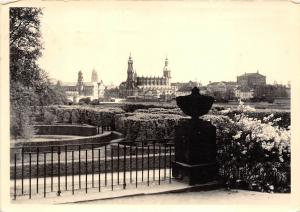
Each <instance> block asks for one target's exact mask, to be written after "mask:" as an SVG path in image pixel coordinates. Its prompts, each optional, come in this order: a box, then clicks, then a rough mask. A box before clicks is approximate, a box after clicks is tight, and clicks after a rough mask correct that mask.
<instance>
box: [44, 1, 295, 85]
mask: <svg viewBox="0 0 300 212" xmlns="http://www.w3.org/2000/svg"><path fill="white" fill-rule="evenodd" d="M62 5H63V4H62ZM158 6H159V9H157V8H158ZM43 11H44V15H43V16H42V17H41V27H42V28H41V32H42V41H43V43H44V51H43V56H42V58H41V59H40V61H39V63H40V65H41V67H42V68H43V69H44V70H45V71H46V72H48V73H49V76H50V77H51V78H56V79H58V80H62V81H76V80H77V73H78V71H79V70H81V71H82V72H83V74H84V79H85V80H86V81H89V78H90V73H91V72H92V70H93V69H95V70H96V71H97V72H98V75H99V79H101V80H103V82H104V83H105V84H106V85H108V84H111V82H113V84H114V85H115V86H118V85H119V84H120V83H121V82H122V81H124V80H125V79H126V70H127V60H128V57H129V54H130V52H131V54H132V58H133V62H134V63H133V65H134V68H135V71H136V72H137V73H138V74H139V75H140V76H142V75H144V76H160V75H161V73H162V70H163V66H164V59H165V58H166V57H168V59H169V61H170V68H171V74H172V79H171V81H172V82H185V81H189V80H192V81H195V80H197V81H198V82H201V83H202V84H204V85H205V84H207V83H208V82H209V81H212V82H214V81H236V77H237V76H239V75H242V74H244V73H245V72H247V73H254V72H257V70H258V71H259V72H260V73H261V74H263V75H265V76H267V83H268V84H273V82H274V81H277V82H278V83H282V84H287V82H288V81H289V80H291V79H292V78H293V77H292V75H293V73H295V72H296V67H298V64H299V62H298V60H297V58H298V56H299V55H300V52H299V49H296V48H294V46H295V45H297V43H295V42H296V41H297V42H298V40H297V39H296V38H297V37H298V36H299V35H300V30H298V31H297V30H296V27H297V25H296V24H297V23H296V21H295V20H294V19H292V17H295V13H296V12H297V10H294V7H290V5H289V4H285V3H282V2H276V3H274V4H272V5H270V4H266V3H255V2H251V4H247V3H244V4H234V3H229V4H226V5H224V4H221V3H219V4H218V3H214V4H209V3H203V2H202V3H199V2H189V3H186V2H185V3H182V2H148V3H144V2H143V3H141V2H118V3H117V4H116V3H109V2H105V3H104V2H97V3H95V4H93V6H91V5H89V4H83V7H80V8H78V7H72V8H71V9H70V10H66V8H65V6H58V7H55V8H54V7H50V6H49V7H48V6H45V8H44V10H43ZM274 11H276V12H274ZM298 29H299V28H298ZM283 72H284V74H282V73H283Z"/></svg>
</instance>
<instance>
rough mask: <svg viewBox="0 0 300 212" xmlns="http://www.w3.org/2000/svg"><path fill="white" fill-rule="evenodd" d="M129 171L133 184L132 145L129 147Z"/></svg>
mask: <svg viewBox="0 0 300 212" xmlns="http://www.w3.org/2000/svg"><path fill="white" fill-rule="evenodd" d="M129 148H130V149H129V157H130V158H129V171H130V183H132V145H131V144H130V146H129Z"/></svg>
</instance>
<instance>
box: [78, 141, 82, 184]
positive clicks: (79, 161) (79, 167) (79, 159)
mask: <svg viewBox="0 0 300 212" xmlns="http://www.w3.org/2000/svg"><path fill="white" fill-rule="evenodd" d="M80 152H81V147H80V145H78V178H79V189H81V158H80Z"/></svg>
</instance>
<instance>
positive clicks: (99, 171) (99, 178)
mask: <svg viewBox="0 0 300 212" xmlns="http://www.w3.org/2000/svg"><path fill="white" fill-rule="evenodd" d="M100 158H101V157H100V149H98V173H99V175H98V181H99V192H100V191H101V163H100Z"/></svg>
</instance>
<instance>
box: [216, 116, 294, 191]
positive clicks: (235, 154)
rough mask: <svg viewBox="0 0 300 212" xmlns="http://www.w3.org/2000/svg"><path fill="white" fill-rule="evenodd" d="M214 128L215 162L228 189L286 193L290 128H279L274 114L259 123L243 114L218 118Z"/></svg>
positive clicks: (288, 177) (288, 176) (288, 174)
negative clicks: (216, 150) (215, 128)
mask: <svg viewBox="0 0 300 212" xmlns="http://www.w3.org/2000/svg"><path fill="white" fill-rule="evenodd" d="M222 117H223V118H219V119H216V120H212V122H213V123H214V124H215V125H216V127H217V135H218V138H217V146H218V157H217V160H218V162H219V164H220V167H221V169H222V170H221V173H222V171H223V177H224V180H225V181H226V183H227V185H228V186H229V187H237V188H243V189H250V190H257V191H267V192H289V191H290V136H291V135H290V129H285V128H282V127H279V126H278V124H277V121H278V119H277V120H276V119H273V121H270V120H271V119H272V118H273V117H274V115H272V114H271V115H269V116H267V117H265V118H263V120H259V119H257V118H251V117H249V116H248V115H246V114H245V113H243V112H242V113H240V114H239V115H235V116H234V117H233V118H232V119H231V118H229V117H226V116H222Z"/></svg>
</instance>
